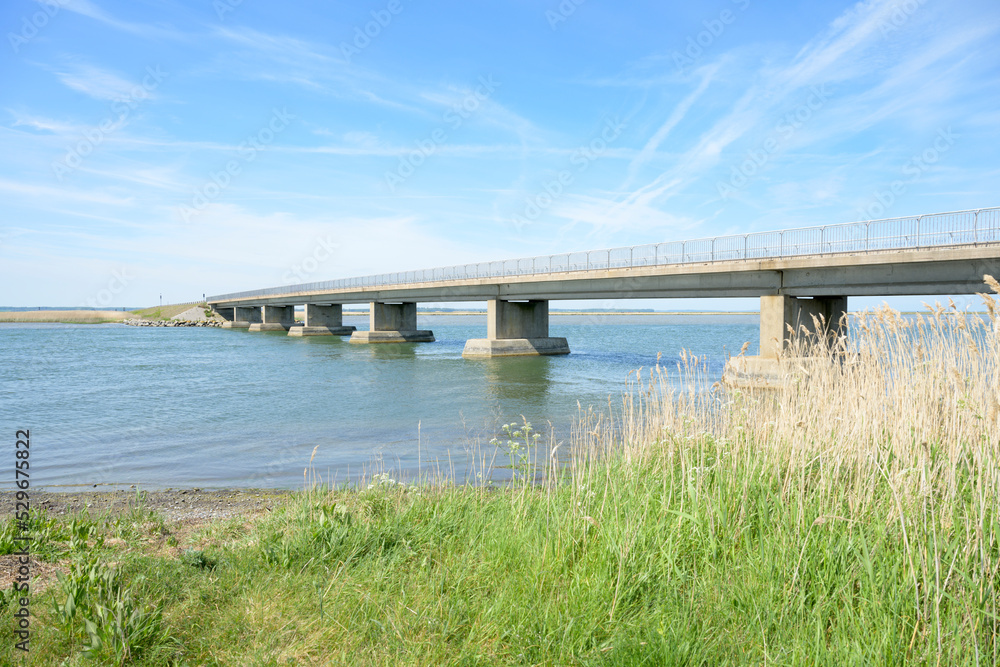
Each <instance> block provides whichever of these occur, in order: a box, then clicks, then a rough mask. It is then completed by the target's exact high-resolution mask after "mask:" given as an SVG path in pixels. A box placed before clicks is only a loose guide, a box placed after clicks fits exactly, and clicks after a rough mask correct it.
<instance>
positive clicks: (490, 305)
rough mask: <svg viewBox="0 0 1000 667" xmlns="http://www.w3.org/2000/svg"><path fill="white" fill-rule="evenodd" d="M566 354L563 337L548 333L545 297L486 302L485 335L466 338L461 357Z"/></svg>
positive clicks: (567, 345) (547, 306) (547, 304)
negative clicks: (529, 299) (543, 299)
mask: <svg viewBox="0 0 1000 667" xmlns="http://www.w3.org/2000/svg"><path fill="white" fill-rule="evenodd" d="M539 354H546V355H548V354H569V344H568V343H567V342H566V339H565V338H552V337H550V336H549V302H548V301H501V300H500V299H493V300H491V301H488V302H487V304H486V338H473V339H471V340H468V341H466V343H465V350H464V351H463V352H462V356H463V357H520V356H527V355H539Z"/></svg>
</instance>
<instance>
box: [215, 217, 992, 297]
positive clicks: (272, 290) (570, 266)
mask: <svg viewBox="0 0 1000 667" xmlns="http://www.w3.org/2000/svg"><path fill="white" fill-rule="evenodd" d="M998 242H1000V207H995V208H983V209H975V210H968V211H953V212H950V213H933V214H928V215H919V216H911V217H904V218H886V219H882V220H869V221H866V222H849V223H843V224H836V225H824V226H822V227H803V228H799V229H786V230H784V231H775V232H754V233H752V234H741V235H734V236H718V237H715V238H708V239H693V240H689V241H670V242H664V243H650V244H647V245H637V246H630V247H624V248H609V249H605V250H589V251H583V252H568V253H560V254H556V255H540V256H538V257H525V258H522V259H508V260H500V261H495V262H478V263H474V264H461V265H456V266H445V267H439V268H434V269H422V270H419V271H400V272H396V273H380V274H378V275H372V276H361V277H357V278H340V279H337V280H326V281H321V282H313V283H303V284H300V285H285V286H281V287H268V288H265V289H259V290H251V291H248V292H234V293H231V294H221V295H219V296H213V297H209V299H208V300H209V301H211V302H219V301H233V300H236V299H247V298H253V297H265V296H280V295H284V294H293V293H299V292H324V291H334V290H347V289H365V288H371V287H387V286H390V285H413V284H420V283H432V282H438V281H443V280H475V279H492V278H506V277H511V276H525V275H539V274H547V273H563V272H568V271H591V270H594V269H620V268H638V267H645V266H664V265H670V264H695V263H712V262H733V261H756V260H762V259H782V258H788V257H799V256H803V255H835V254H850V253H854V254H857V253H862V254H867V253H873V252H888V251H893V250H914V249H919V248H940V247H949V246H976V245H982V244H986V243H998Z"/></svg>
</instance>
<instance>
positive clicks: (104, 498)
mask: <svg viewBox="0 0 1000 667" xmlns="http://www.w3.org/2000/svg"><path fill="white" fill-rule="evenodd" d="M15 493H16V491H13V490H6V489H5V490H2V491H0V507H3V509H4V511H5V512H6V515H5V516H10V515H12V514H13V511H14V505H15V502H16V500H15ZM296 493H298V492H297V491H293V490H290V489H235V488H191V489H164V490H160V491H143V490H141V489H129V490H124V489H122V490H117V491H100V490H88V491H39V490H35V489H33V490H32V491H31V500H30V503H31V508H32V509H33V510H45V512H46V513H47V514H48V515H49V516H71V515H74V514H79V513H83V512H86V513H88V514H90V515H91V516H109V517H115V516H120V515H122V514H125V513H127V512H129V511H132V510H134V509H136V508H141V509H144V510H149V511H154V512H158V513H160V514H161V515H162V516H163V518H164V520H167V521H182V522H192V521H194V522H199V523H200V522H205V521H213V520H217V519H226V518H230V517H234V516H252V515H255V514H260V513H262V512H270V511H272V510H273V509H274V508H275V507H276V506H277V505H280V504H281V503H283V502H285V501H287V500H288V499H290V498H291V497H292V496H293V495H295V494H296Z"/></svg>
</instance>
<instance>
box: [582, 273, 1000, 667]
mask: <svg viewBox="0 0 1000 667" xmlns="http://www.w3.org/2000/svg"><path fill="white" fill-rule="evenodd" d="M987 282H989V284H990V286H991V287H992V288H993V290H994V291H997V292H1000V285H998V284H997V283H996V281H995V280H993V279H992V278H990V277H989V276H987ZM981 296H982V298H983V301H984V304H985V306H986V309H987V313H986V316H985V317H983V316H981V315H976V314H969V313H966V312H962V311H960V310H959V309H957V308H956V307H955V305H954V304H953V303H952V304H950V306H949V307H943V306H940V305H937V304H936V305H935V306H933V307H928V312H927V313H925V314H919V315H916V316H915V317H904V316H902V315H900V314H899V313H897V312H894V311H892V310H891V309H889V308H887V307H886V308H883V309H881V310H878V311H875V312H868V313H860V314H858V315H857V316H856V319H855V321H854V322H852V323H851V326H850V329H851V332H850V337H846V336H845V337H840V338H825V337H816V336H813V335H811V334H809V332H808V331H807V330H805V329H804V328H803V329H802V330H801V331H799V332H795V334H796V335H794V336H793V340H792V342H791V345H790V349H789V350H788V351H787V353H786V354H785V356H784V357H783V358H782V359H780V360H779V362H778V363H779V367H780V369H781V374H783V375H784V376H785V378H786V382H785V383H784V388H783V389H781V390H779V391H770V390H769V391H764V392H753V391H745V390H744V391H739V390H732V391H724V390H722V389H721V388H720V387H719V386H718V385H715V386H709V382H708V380H707V379H706V378H707V376H706V374H705V373H704V372H703V371H704V368H703V365H702V364H700V363H699V360H698V359H696V358H684V360H683V362H682V364H680V365H679V367H678V372H677V373H668V372H666V370H665V369H661V368H659V367H658V368H656V369H654V370H653V371H652V372H651V373H650V375H649V376H648V378H645V377H637V378H636V380H635V382H634V386H633V391H631V392H629V393H628V394H627V395H626V396H625V398H624V401H623V409H622V420H621V423H620V424H618V425H615V424H612V423H610V422H608V421H603V422H602V421H601V420H597V421H596V422H595V423H594V426H597V427H598V428H597V429H596V432H595V433H593V435H592V436H591V438H590V442H589V443H588V444H590V445H591V446H597V447H601V446H602V445H606V443H607V442H608V441H609V440H613V439H614V435H613V434H615V433H621V434H622V440H623V442H622V443H621V444H622V455H623V456H624V458H625V460H627V461H628V462H629V465H630V467H634V468H636V469H643V470H649V469H650V468H659V469H660V470H661V471H662V475H663V479H664V480H665V482H666V480H668V479H669V483H665V487H664V492H665V493H667V494H668V495H679V496H680V497H681V501H680V504H679V505H678V510H677V511H679V512H682V513H690V514H691V515H695V516H700V517H701V518H702V519H703V520H707V521H708V522H709V526H708V530H709V531H710V532H712V533H713V534H714V533H716V532H717V531H718V530H719V524H720V523H721V525H722V528H723V529H724V530H723V532H724V533H727V534H730V535H739V534H741V533H743V532H744V531H753V530H754V525H755V524H757V523H758V522H760V521H761V520H773V519H774V518H775V514H776V513H777V515H780V516H782V517H783V519H784V520H785V521H787V522H789V523H788V525H786V526H785V527H784V529H785V530H787V531H788V537H789V539H791V540H792V541H793V542H794V543H796V544H801V550H800V553H799V554H798V556H797V557H796V558H795V564H794V568H793V569H792V571H791V579H790V580H789V581H787V582H786V583H787V588H786V593H787V594H788V595H791V596H793V598H794V597H797V596H798V597H800V601H801V602H802V603H803V604H805V603H806V599H805V597H801V596H803V595H804V590H803V588H802V585H803V583H804V581H805V579H807V578H811V577H814V576H816V574H817V573H822V572H824V571H825V570H828V569H829V566H830V559H831V558H839V559H844V567H845V571H844V572H843V573H842V574H845V575H849V577H848V578H847V579H846V580H841V581H840V582H839V583H838V584H837V585H838V586H840V587H841V589H840V590H839V591H837V590H830V591H829V593H830V594H831V597H832V600H831V603H832V604H834V605H835V607H836V608H837V613H836V614H833V615H831V616H830V618H829V623H831V624H832V623H835V624H837V625H840V624H843V623H848V624H858V625H859V626H860V627H862V628H865V629H867V630H871V631H877V632H878V634H882V633H884V632H886V631H889V632H894V633H897V636H896V637H895V638H894V639H893V641H889V638H888V637H886V636H878V634H876V635H875V636H872V637H871V639H872V640H876V639H878V640H882V641H887V642H888V644H891V645H893V646H894V650H893V652H894V654H897V655H899V656H904V655H905V656H911V655H919V656H922V657H923V658H924V659H926V660H928V661H930V662H934V663H936V664H938V663H940V664H955V663H957V662H961V661H966V660H967V661H969V662H970V663H971V664H998V655H1000V652H998V651H1000V638H998V631H1000V622H998V619H1000V548H998V545H1000V519H998V511H997V510H998V502H997V501H998V495H1000V466H998V463H1000V312H998V309H997V303H996V300H995V299H994V297H992V296H989V295H985V294H983V295H981ZM845 328H846V323H845ZM678 387H680V388H678ZM584 432H586V429H584ZM605 449H606V447H605ZM587 474H590V472H588V473H587ZM762 490H766V494H765V496H763V497H761V496H759V495H757V494H759V493H761V492H762ZM754 495H757V498H756V502H755V501H754V498H753V496H754ZM685 498H688V499H689V502H687V503H685V502H684V500H685ZM761 503H763V504H761ZM776 508H777V509H776ZM873 531H875V532H874V533H873ZM836 533H840V536H839V537H834V536H833V534H836ZM831 538H833V539H832V541H831ZM838 544H839V545H840V546H842V547H844V549H845V550H844V552H843V553H836V548H837V545H838ZM788 555H789V556H792V555H794V554H792V553H789V554H788ZM880 563H881V565H882V567H879V564H880ZM858 596H867V597H869V598H870V599H868V600H867V601H866V602H867V604H868V605H869V607H870V610H877V611H878V613H877V614H876V615H875V616H874V617H873V616H871V615H869V616H868V617H867V618H866V619H862V618H860V617H858V616H857V613H856V610H857V605H858V600H857V598H858ZM825 632H828V633H829V632H832V626H830V625H828V627H827V628H826V629H825ZM907 635H909V636H907ZM863 639H864V637H862V636H859V637H858V638H857V640H858V641H861V640H863ZM900 640H905V641H902V642H901V643H900ZM904 648H905V651H904V650H902V649H904Z"/></svg>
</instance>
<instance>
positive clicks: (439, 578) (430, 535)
mask: <svg viewBox="0 0 1000 667" xmlns="http://www.w3.org/2000/svg"><path fill="white" fill-rule="evenodd" d="M687 451H688V452H689V455H687V456H684V457H682V458H674V459H673V460H668V459H661V460H659V461H647V462H645V463H644V464H643V465H642V466H639V467H636V466H634V465H625V464H624V463H622V462H621V461H606V462H604V463H602V464H599V465H593V466H590V467H589V468H588V469H587V470H586V472H585V473H580V472H578V473H577V474H576V475H574V476H573V478H566V479H564V480H562V481H561V482H555V481H553V482H550V483H547V484H543V485H541V486H538V485H529V484H526V483H517V484H515V485H514V486H512V487H505V488H473V487H452V486H438V487H423V488H417V487H413V486H403V485H399V484H392V483H388V480H384V479H383V480H382V481H383V483H376V484H373V485H372V487H371V488H369V489H365V490H353V491H352V490H346V489H342V490H333V491H320V490H313V491H312V492H309V493H302V494H300V495H299V496H296V497H295V498H293V499H292V500H291V501H290V502H288V503H287V504H286V505H285V506H283V507H282V508H281V509H280V510H278V511H277V512H276V513H274V514H273V515H271V516H269V517H268V518H266V519H263V520H260V521H258V522H256V523H254V524H253V525H252V526H251V527H250V528H246V527H245V526H244V525H243V522H242V521H229V522H218V523H215V524H211V525H209V526H208V527H207V528H205V529H204V530H203V531H202V532H201V533H200V534H198V535H196V536H193V537H191V538H190V541H191V543H192V544H189V545H186V546H187V548H185V549H184V550H182V551H180V553H179V554H177V555H173V554H170V555H163V554H161V553H153V552H151V551H150V549H149V548H147V547H148V544H150V543H153V542H156V541H157V540H159V539H161V538H162V536H163V535H164V533H165V532H169V531H168V530H167V529H166V528H165V527H164V525H163V524H162V522H160V523H159V524H158V523H157V522H156V521H155V520H151V519H152V517H148V516H146V517H143V516H141V515H139V516H137V517H133V518H131V519H129V518H126V519H124V520H118V521H117V522H111V523H103V524H102V523H100V522H94V523H92V524H88V526H89V527H88V529H87V531H85V532H86V533H87V534H86V538H87V540H88V541H89V546H87V547H86V548H84V547H82V546H81V545H80V544H77V545H76V546H75V547H73V548H71V547H70V546H69V543H68V540H69V534H70V533H71V532H72V531H69V530H68V529H64V530H63V531H62V532H60V531H59V530H57V529H56V528H54V527H52V525H50V523H47V522H51V519H48V518H40V519H39V520H38V521H39V522H38V523H37V525H38V526H49V527H48V528H47V529H46V530H47V531H48V532H47V533H46V534H47V535H48V537H47V539H46V540H43V541H45V542H49V543H52V542H61V544H58V545H55V546H53V545H52V544H50V545H49V547H48V550H47V551H46V552H45V553H47V554H50V555H54V554H61V555H62V558H63V559H64V561H66V562H70V563H77V565H75V566H74V567H76V568H77V570H80V571H82V570H83V569H86V568H87V567H91V568H94V567H96V570H94V571H93V572H92V573H91V574H90V575H89V579H88V577H87V576H84V575H81V574H79V572H78V573H77V574H76V580H77V581H78V582H79V581H82V582H83V583H79V584H78V585H77V588H78V589H79V588H82V589H83V590H84V593H83V594H82V597H81V599H80V601H79V602H78V603H77V605H76V606H77V609H78V611H77V614H76V617H75V620H74V621H73V622H71V623H66V622H60V621H59V616H58V614H56V613H55V612H54V611H53V603H54V602H59V603H60V604H65V602H66V599H67V596H68V595H69V593H68V592H67V591H68V590H69V589H68V588H67V584H66V581H64V582H63V585H62V586H58V585H57V586H54V587H53V588H52V589H51V590H50V591H48V592H46V593H45V594H44V595H42V596H40V599H39V600H36V601H35V602H34V603H33V610H34V612H35V613H36V615H37V616H36V618H37V621H36V626H35V628H36V630H35V636H34V639H33V641H34V646H33V655H34V658H35V661H36V662H35V664H53V665H55V664H64V663H63V660H65V659H68V661H67V662H66V663H65V664H68V665H74V664H93V661H90V660H89V659H87V660H85V659H84V655H85V649H87V648H88V647H90V648H89V650H90V651H91V652H92V653H96V654H97V656H98V657H99V660H98V664H133V663H134V664H191V665H195V664H197V665H201V664H209V665H211V664H227V665H244V664H261V665H268V664H273V665H286V664H331V663H332V664H352V665H386V664H404V665H408V664H414V665H440V664H458V665H497V664H512V665H514V664H546V665H548V664H559V665H563V664H581V665H672V664H676V665H718V664H762V663H765V662H766V663H768V664H785V665H793V664H810V665H812V664H829V665H844V664H910V663H926V664H946V665H958V664H969V665H972V664H984V665H985V664H997V657H998V644H997V641H998V640H997V633H998V631H1000V626H998V622H997V617H996V615H995V614H996V610H997V600H996V597H997V594H998V591H997V589H996V582H997V573H996V571H993V572H992V573H991V572H986V571H984V570H983V568H982V565H983V564H984V563H987V562H988V563H993V564H994V565H995V564H996V563H998V562H1000V558H998V553H997V543H996V533H997V524H996V522H997V516H996V514H995V512H994V513H991V515H990V516H989V517H988V523H989V524H990V525H989V526H987V527H986V528H987V530H988V531H990V532H991V534H992V536H993V537H992V541H991V542H988V543H984V542H983V541H982V540H981V539H980V538H981V535H979V532H980V531H981V530H982V528H983V527H982V526H979V525H976V524H975V523H972V522H970V520H969V519H970V517H972V516H978V515H979V514H978V513H979V509H978V508H975V507H974V505H975V502H976V501H975V499H974V498H972V497H971V496H970V497H969V498H968V499H967V501H966V503H965V504H962V503H960V504H957V505H955V509H954V511H953V512H951V513H950V514H949V515H947V516H939V515H936V514H935V513H934V512H933V511H929V509H928V508H927V507H925V508H921V507H915V508H910V510H908V512H909V514H908V516H907V517H905V519H904V521H900V520H899V519H898V517H897V516H896V515H897V514H898V507H897V504H896V502H895V500H894V499H893V498H892V494H891V493H889V489H888V487H887V488H885V489H882V490H881V491H882V493H878V494H877V498H876V500H874V501H873V502H871V503H870V504H869V505H868V506H867V509H866V510H865V512H864V514H863V515H862V514H859V513H857V512H852V510H851V507H850V505H851V501H850V498H849V497H847V494H846V493H845V494H844V496H843V497H841V498H836V497H831V496H829V494H827V493H825V492H823V493H815V494H812V493H810V485H809V479H808V476H806V477H804V478H800V480H799V481H798V482H795V483H794V484H793V487H792V488H788V478H787V477H786V475H785V473H786V472H787V470H781V469H778V468H774V469H768V468H767V466H765V465H762V464H760V463H753V462H746V463H744V464H740V465H736V466H732V465H723V464H722V463H720V462H721V461H722V460H723V459H725V457H726V447H725V446H724V445H722V444H720V443H717V442H714V441H711V440H704V441H701V442H696V443H692V444H691V446H690V447H689V449H688V450H687ZM696 462H697V463H700V464H701V465H697V466H695V465H693V464H694V463H696ZM845 488H846V487H845ZM927 502H928V503H930V504H933V502H934V500H933V498H929V499H928V500H927ZM83 523H84V522H81V521H80V520H77V523H76V526H77V527H76V528H75V531H76V533H77V534H78V535H79V534H80V532H81V529H80V527H79V526H81V525H83ZM123 526H124V529H123ZM904 529H905V533H904ZM116 535H118V536H121V537H123V538H126V544H127V545H128V546H122V545H118V546H106V543H107V542H108V541H110V540H111V538H113V537H115V536H116ZM99 537H100V538H103V539H104V540H105V544H101V543H100V542H99V541H95V540H96V539H97V538H99ZM144 544H146V545H147V547H144V546H143V545H144ZM970 544H979V545H980V548H986V549H987V550H988V551H989V553H988V554H985V558H984V554H983V553H981V552H980V551H979V550H970V549H969V548H968V545H970ZM181 546H185V545H181ZM110 562H115V563H116V564H117V565H116V567H115V568H114V569H113V570H112V569H109V568H108V566H107V564H108V563H110ZM101 564H104V565H101ZM102 568H104V569H103V570H102ZM102 571H105V572H108V571H113V574H112V575H104V576H105V578H108V579H109V581H110V582H111V583H105V584H103V589H102V585H100V584H94V583H93V581H96V580H98V579H100V578H101V572H102ZM74 590H76V589H74ZM116 604H117V605H118V608H119V613H120V615H121V616H122V617H123V618H128V617H129V616H128V614H129V613H132V614H133V616H135V617H136V618H134V619H133V620H132V622H131V625H129V624H128V623H124V626H125V627H124V629H122V628H119V634H120V635H121V636H122V637H126V638H127V637H129V636H134V638H133V642H132V645H130V646H129V647H128V648H129V650H128V651H125V652H124V653H123V649H121V650H119V653H118V654H115V653H114V652H113V651H111V649H109V648H107V641H108V640H105V644H104V648H102V649H94V648H93V639H92V638H93V636H94V635H95V633H96V631H97V629H99V628H100V627H102V622H101V620H100V617H99V613H100V612H99V611H98V610H99V609H101V608H104V609H106V610H107V609H112V610H113V609H114V608H115V605H116ZM88 614H89V616H88ZM104 618H105V620H104V622H103V626H106V627H105V630H104V635H105V636H114V632H113V630H114V628H116V627H119V626H116V625H115V622H114V621H113V620H108V619H109V618H110V616H109V612H107V611H106V612H104ZM85 619H89V620H90V621H91V622H92V626H93V627H91V628H90V632H88V626H87V624H86V622H85ZM4 623H5V624H7V625H8V626H9V625H10V623H11V620H10V616H9V615H5V616H4ZM119 625H122V624H121V623H119ZM108 628H110V629H108ZM137 628H138V629H137ZM10 629H11V628H9V627H8V628H7V629H5V630H4V633H5V634H7V636H10V635H9V632H8V630H10ZM130 632H131V633H132V635H129V633H130ZM121 643H122V644H127V643H128V642H127V641H126V640H125V639H123V640H122V642H121ZM10 644H11V643H10V642H5V643H4V644H3V646H2V647H0V661H3V662H4V663H5V664H8V663H9V661H10V660H12V659H14V657H15V656H14V654H13V652H12V650H11V648H12V647H11V646H10ZM102 651H103V652H102ZM115 655H128V656H129V658H128V660H127V661H125V662H122V663H118V662H116V658H115Z"/></svg>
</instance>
